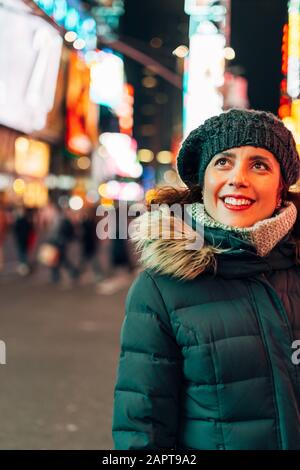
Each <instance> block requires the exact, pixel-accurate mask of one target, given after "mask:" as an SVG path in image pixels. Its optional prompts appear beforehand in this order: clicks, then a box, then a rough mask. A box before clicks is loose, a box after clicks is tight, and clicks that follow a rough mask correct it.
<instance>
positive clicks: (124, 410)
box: [113, 271, 182, 450]
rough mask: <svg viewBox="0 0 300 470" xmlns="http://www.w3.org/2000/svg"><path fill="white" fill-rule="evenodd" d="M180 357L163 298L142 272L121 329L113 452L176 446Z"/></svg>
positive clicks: (134, 286) (153, 283) (130, 293)
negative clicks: (116, 450) (114, 450)
mask: <svg viewBox="0 0 300 470" xmlns="http://www.w3.org/2000/svg"><path fill="white" fill-rule="evenodd" d="M181 370H182V355H181V351H180V348H179V346H178V345H177V343H176V341H175V338H174V335H173V332H172V330H171V325H170V320H169V315H168V312H167V310H166V307H165V304H164V301H163V299H162V296H161V293H160V291H159V289H158V287H157V285H156V283H155V281H154V280H153V278H152V277H151V275H150V274H149V273H148V272H147V271H144V272H142V273H141V274H140V275H139V277H138V278H137V279H136V280H135V282H134V283H133V285H132V286H131V288H130V290H129V292H128V295H127V299H126V313H125V319H124V321H123V325H122V329H121V353H120V359H119V366H118V372H117V381H116V385H115V394H114V409H113V439H114V444H115V449H118V450H129V449H171V448H174V447H175V446H176V438H177V431H178V420H179V393H180V384H181V376H182V372H181Z"/></svg>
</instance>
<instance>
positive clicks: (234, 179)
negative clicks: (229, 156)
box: [229, 165, 249, 188]
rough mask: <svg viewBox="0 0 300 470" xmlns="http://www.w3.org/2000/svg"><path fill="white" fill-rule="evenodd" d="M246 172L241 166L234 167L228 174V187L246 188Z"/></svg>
mask: <svg viewBox="0 0 300 470" xmlns="http://www.w3.org/2000/svg"><path fill="white" fill-rule="evenodd" d="M246 173H247V172H246V170H245V168H244V167H243V165H236V166H235V167H234V168H233V169H232V172H231V174H230V177H229V186H236V187H237V188H240V187H244V188H245V187H247V186H248V184H249V183H248V180H247V174H246Z"/></svg>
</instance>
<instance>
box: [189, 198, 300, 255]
mask: <svg viewBox="0 0 300 470" xmlns="http://www.w3.org/2000/svg"><path fill="white" fill-rule="evenodd" d="M187 211H188V213H189V215H190V216H191V217H192V218H193V219H194V220H196V222H197V223H200V224H202V225H204V227H211V228H215V229H217V228H221V229H223V230H229V231H230V232H233V233H236V234H237V235H238V236H240V237H241V238H242V239H245V240H248V241H250V243H252V244H253V245H254V246H255V247H256V251H257V254H258V255H260V256H266V255H267V254H268V253H269V252H270V251H271V250H272V248H273V247H274V246H275V245H277V243H278V242H279V241H280V240H281V239H282V238H283V237H284V236H285V235H287V233H288V232H289V231H290V230H291V229H292V227H293V225H294V224H295V222H296V219H297V208H296V206H295V205H294V204H293V202H291V201H285V202H284V203H283V205H282V207H281V208H280V209H279V210H278V211H277V212H276V213H275V214H274V215H273V216H272V217H269V218H267V219H264V220H260V221H258V222H256V223H255V224H254V225H252V226H251V227H243V228H240V227H233V226H231V225H226V224H222V223H221V222H218V221H216V220H215V219H213V218H212V217H211V216H210V215H209V214H208V213H207V212H206V210H205V208H204V204H201V203H199V202H195V203H193V204H191V205H190V206H189V207H188V208H187Z"/></svg>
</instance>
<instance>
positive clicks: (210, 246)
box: [130, 208, 296, 280]
mask: <svg viewBox="0 0 300 470" xmlns="http://www.w3.org/2000/svg"><path fill="white" fill-rule="evenodd" d="M130 238H131V240H132V241H133V242H134V244H135V247H136V250H137V252H138V253H139V254H140V262H141V264H142V265H143V267H144V268H145V269H150V270H152V271H155V272H157V273H160V274H166V275H170V276H173V277H176V278H179V279H182V280H191V279H195V278H196V277H197V276H199V275H200V274H202V273H204V272H210V273H215V274H216V273H219V274H222V275H224V276H225V277H234V276H242V277H244V276H247V275H250V274H255V273H261V272H266V271H270V269H285V268H287V267H290V266H292V265H294V264H295V252H296V244H295V242H294V241H293V240H292V239H291V236H290V234H289V235H287V236H285V237H284V238H283V240H281V241H280V243H278V245H277V246H276V248H275V249H274V250H272V251H271V253H269V254H268V255H267V256H265V257H261V256H259V255H258V254H257V252H256V249H255V247H254V246H253V245H251V244H250V243H249V242H248V241H245V240H243V239H241V238H239V237H238V236H237V235H236V234H234V233H229V232H227V231H223V230H213V229H211V228H209V227H205V232H204V233H203V231H202V233H201V230H200V231H199V230H198V228H197V230H195V229H194V228H193V224H192V220H188V221H186V219H185V218H180V217H178V216H173V215H171V214H170V211H169V210H168V209H167V208H160V209H159V210H156V211H148V212H145V213H144V214H142V215H141V216H139V217H137V218H136V219H135V220H134V221H133V222H132V225H131V230H130Z"/></svg>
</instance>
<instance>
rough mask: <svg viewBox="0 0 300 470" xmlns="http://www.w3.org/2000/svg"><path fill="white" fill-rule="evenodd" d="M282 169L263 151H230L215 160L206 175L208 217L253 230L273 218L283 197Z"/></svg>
mask: <svg viewBox="0 0 300 470" xmlns="http://www.w3.org/2000/svg"><path fill="white" fill-rule="evenodd" d="M280 181H281V174H280V165H279V163H278V161H277V160H276V158H275V157H274V155H273V154H272V153H271V152H269V151H268V150H265V149H263V148H260V147H251V146H249V145H246V146H244V147H237V148H231V149H229V150H226V151H224V152H221V153H220V154H217V155H215V156H214V158H213V159H212V160H211V161H210V163H209V165H208V166H207V168H206V171H205V175H204V188H203V202H204V206H205V209H206V211H207V212H208V214H209V215H210V216H211V217H213V218H214V219H215V220H217V221H218V222H221V223H223V224H226V225H231V226H234V227H251V226H252V225H254V224H255V223H256V222H258V221H259V220H263V219H266V218H268V217H271V216H272V214H273V213H274V211H275V209H276V205H277V203H278V199H279V197H280V189H281V185H280Z"/></svg>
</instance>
